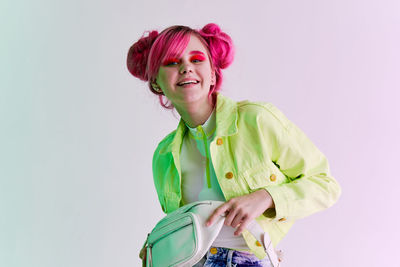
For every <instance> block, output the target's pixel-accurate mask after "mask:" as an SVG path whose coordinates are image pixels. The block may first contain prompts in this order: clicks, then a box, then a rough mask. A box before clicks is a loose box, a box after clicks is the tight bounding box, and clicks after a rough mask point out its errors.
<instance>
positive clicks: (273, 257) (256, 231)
mask: <svg viewBox="0 0 400 267" xmlns="http://www.w3.org/2000/svg"><path fill="white" fill-rule="evenodd" d="M247 230H248V231H249V232H250V233H251V234H252V235H253V236H254V237H255V239H257V240H258V241H259V242H260V241H261V242H260V243H261V244H262V245H263V247H264V250H265V252H266V253H267V256H268V258H269V260H270V261H271V263H272V265H273V266H274V267H278V266H279V259H278V255H277V254H276V252H275V249H274V246H273V244H272V241H271V238H270V237H269V234H268V233H266V232H265V231H264V230H263V229H262V228H261V226H260V224H259V223H258V222H257V221H256V220H254V221H252V222H251V223H250V224H249V225H248V226H247Z"/></svg>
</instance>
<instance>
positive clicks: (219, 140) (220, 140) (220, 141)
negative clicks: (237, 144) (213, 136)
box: [217, 138, 224, 146]
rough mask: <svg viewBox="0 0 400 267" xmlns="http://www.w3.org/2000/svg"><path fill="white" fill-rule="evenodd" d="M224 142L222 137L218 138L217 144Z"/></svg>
mask: <svg viewBox="0 0 400 267" xmlns="http://www.w3.org/2000/svg"><path fill="white" fill-rule="evenodd" d="M223 143H224V141H222V138H218V139H217V145H219V146H220V145H222V144H223Z"/></svg>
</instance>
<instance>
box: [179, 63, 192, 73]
mask: <svg viewBox="0 0 400 267" xmlns="http://www.w3.org/2000/svg"><path fill="white" fill-rule="evenodd" d="M179 72H180V73H181V74H185V73H188V72H192V65H191V64H190V62H182V64H181V66H180V69H179Z"/></svg>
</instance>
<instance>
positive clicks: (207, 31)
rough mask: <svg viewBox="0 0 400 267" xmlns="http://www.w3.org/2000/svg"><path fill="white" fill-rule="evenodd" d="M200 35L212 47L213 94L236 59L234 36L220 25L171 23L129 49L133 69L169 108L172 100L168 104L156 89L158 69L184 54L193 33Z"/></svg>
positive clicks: (210, 52) (131, 70)
mask: <svg viewBox="0 0 400 267" xmlns="http://www.w3.org/2000/svg"><path fill="white" fill-rule="evenodd" d="M191 34H194V35H195V36H197V37H198V38H199V39H200V41H201V42H202V43H203V44H204V46H205V47H206V48H207V49H208V52H209V57H210V61H211V67H212V68H213V69H214V71H215V78H216V81H215V85H213V86H211V88H210V92H209V96H211V95H212V94H213V93H214V92H217V91H219V90H220V87H221V84H222V72H221V69H225V68H227V67H228V66H229V65H230V64H231V63H232V61H233V57H234V48H233V43H232V39H231V38H230V37H229V35H227V34H226V33H224V32H222V31H221V29H220V28H219V26H218V25H217V24H214V23H209V24H207V25H205V26H204V27H203V28H202V29H201V30H194V29H192V28H189V27H187V26H179V25H177V26H171V27H169V28H167V29H165V30H164V31H162V32H161V33H160V34H158V32H157V31H151V32H149V34H148V36H142V37H141V38H140V39H139V40H138V41H137V42H136V43H134V44H133V45H132V46H131V48H130V49H129V52H128V58H127V66H128V70H129V72H130V73H131V74H132V75H133V76H135V77H137V78H139V79H141V80H143V81H148V82H149V88H150V91H152V92H153V93H154V94H156V95H158V96H159V99H160V103H161V105H162V106H163V107H165V108H173V106H172V104H171V103H164V101H163V96H164V95H163V93H162V92H158V91H155V90H154V89H153V87H152V85H151V83H152V82H154V81H155V78H156V76H157V74H158V70H159V68H160V66H161V62H163V61H164V60H165V59H166V58H169V57H171V56H175V57H176V56H177V57H179V56H181V55H182V53H183V51H184V50H185V48H186V46H187V44H188V43H189V40H190V35H191Z"/></svg>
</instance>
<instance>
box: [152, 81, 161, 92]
mask: <svg viewBox="0 0 400 267" xmlns="http://www.w3.org/2000/svg"><path fill="white" fill-rule="evenodd" d="M151 87H153V89H154V90H155V91H157V92H161V88H160V86H159V85H158V84H157V82H156V81H154V82H152V83H151Z"/></svg>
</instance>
